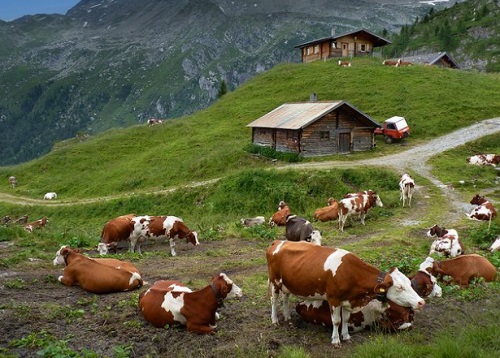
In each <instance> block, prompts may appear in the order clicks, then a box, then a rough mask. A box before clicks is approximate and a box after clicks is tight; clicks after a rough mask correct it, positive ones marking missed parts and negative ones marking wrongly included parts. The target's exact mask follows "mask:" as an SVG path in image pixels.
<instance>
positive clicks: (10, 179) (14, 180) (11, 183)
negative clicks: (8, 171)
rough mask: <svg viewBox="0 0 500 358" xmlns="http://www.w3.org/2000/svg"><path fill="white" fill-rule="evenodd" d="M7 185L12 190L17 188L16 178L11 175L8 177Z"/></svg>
mask: <svg viewBox="0 0 500 358" xmlns="http://www.w3.org/2000/svg"><path fill="white" fill-rule="evenodd" d="M9 184H10V186H11V187H12V188H15V187H16V186H17V178H16V177H15V176H13V175H11V176H10V177H9Z"/></svg>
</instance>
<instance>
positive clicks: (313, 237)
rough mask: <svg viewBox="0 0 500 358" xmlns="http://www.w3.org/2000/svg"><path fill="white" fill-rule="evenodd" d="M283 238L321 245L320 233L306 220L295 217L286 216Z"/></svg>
mask: <svg viewBox="0 0 500 358" xmlns="http://www.w3.org/2000/svg"><path fill="white" fill-rule="evenodd" d="M285 237H286V239H287V240H289V241H307V242H310V243H313V244H315V245H321V233H320V232H319V231H318V230H314V228H313V226H312V224H311V223H310V222H309V221H308V220H306V219H304V218H300V217H298V216H297V215H288V217H287V218H286V227H285Z"/></svg>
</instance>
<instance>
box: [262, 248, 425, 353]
mask: <svg viewBox="0 0 500 358" xmlns="http://www.w3.org/2000/svg"><path fill="white" fill-rule="evenodd" d="M266 259H267V267H268V275H269V276H268V277H269V280H268V282H269V291H270V292H271V321H272V323H273V324H278V312H277V307H278V299H279V296H280V293H282V294H283V315H284V318H285V320H286V321H288V320H290V318H291V316H290V311H289V307H288V302H289V297H290V294H293V295H295V296H297V297H299V298H301V299H308V300H311V299H314V300H327V301H328V304H329V306H330V312H332V321H333V326H334V328H333V332H332V345H333V346H334V347H335V348H339V347H340V337H342V338H343V340H350V338H351V337H350V335H349V331H348V326H347V322H348V321H349V318H350V315H351V312H357V311H359V310H361V309H362V308H363V307H364V306H366V305H367V304H368V303H369V302H370V301H371V300H372V299H375V298H377V299H379V300H381V301H385V300H391V301H393V302H394V303H397V304H398V305H400V306H403V307H411V308H413V309H421V308H423V306H424V305H425V301H424V300H423V299H422V298H421V297H419V296H418V295H417V293H416V292H415V291H414V290H413V288H412V287H411V283H410V280H409V279H408V277H406V276H405V275H404V274H402V273H401V272H400V271H399V270H398V269H397V268H392V269H391V270H390V271H389V272H383V271H380V270H379V269H377V268H375V267H374V266H372V265H370V264H368V263H366V262H363V261H362V260H361V259H360V258H358V257H357V256H356V255H354V254H352V253H350V252H348V251H346V250H342V249H334V248H330V247H326V246H318V245H311V244H309V243H306V242H291V241H280V240H275V241H274V242H273V243H272V244H271V246H270V247H269V248H268V250H267V252H266ZM341 317H342V318H344V320H343V321H342V331H341V334H340V335H339V326H340V324H341Z"/></svg>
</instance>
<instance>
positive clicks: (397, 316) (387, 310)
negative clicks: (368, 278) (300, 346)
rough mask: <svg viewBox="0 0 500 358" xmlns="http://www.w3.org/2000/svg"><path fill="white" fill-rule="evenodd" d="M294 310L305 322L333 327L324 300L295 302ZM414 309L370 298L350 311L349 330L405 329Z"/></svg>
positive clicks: (410, 320) (327, 306) (409, 326)
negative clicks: (356, 308) (357, 308)
mask: <svg viewBox="0 0 500 358" xmlns="http://www.w3.org/2000/svg"><path fill="white" fill-rule="evenodd" d="M295 311H296V312H297V313H298V314H299V316H300V317H301V318H302V319H303V320H304V321H306V322H309V323H313V324H319V325H323V326H326V327H330V328H333V324H332V314H331V312H330V306H329V305H328V302H327V301H326V300H323V301H319V300H317V301H302V302H299V303H297V305H296V306H295ZM413 316H414V311H413V309H411V308H409V307H403V306H400V305H397V304H395V303H394V302H392V301H387V303H382V302H380V301H379V300H377V299H374V300H371V301H370V302H369V303H368V304H367V305H366V306H365V307H363V308H362V309H361V311H359V312H356V313H352V314H351V316H350V317H349V321H348V323H347V328H348V330H349V332H359V331H362V330H366V329H371V328H379V329H382V330H383V331H388V332H396V331H402V330H406V329H409V328H411V327H412V325H413Z"/></svg>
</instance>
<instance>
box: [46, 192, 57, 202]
mask: <svg viewBox="0 0 500 358" xmlns="http://www.w3.org/2000/svg"><path fill="white" fill-rule="evenodd" d="M52 199H57V194H56V193H54V192H53V191H52V192H50V193H46V194H45V195H44V196H43V200H52Z"/></svg>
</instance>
